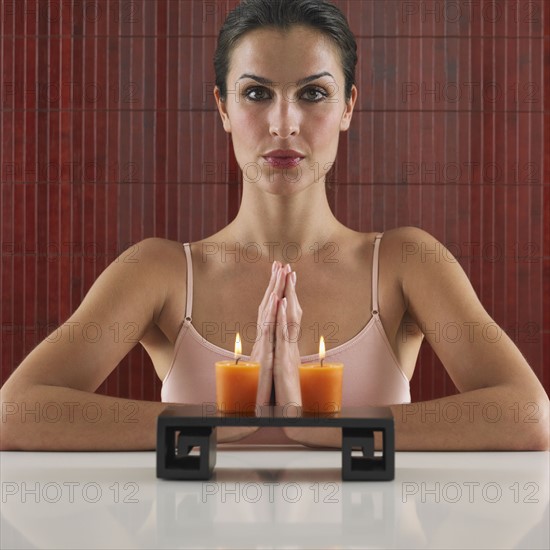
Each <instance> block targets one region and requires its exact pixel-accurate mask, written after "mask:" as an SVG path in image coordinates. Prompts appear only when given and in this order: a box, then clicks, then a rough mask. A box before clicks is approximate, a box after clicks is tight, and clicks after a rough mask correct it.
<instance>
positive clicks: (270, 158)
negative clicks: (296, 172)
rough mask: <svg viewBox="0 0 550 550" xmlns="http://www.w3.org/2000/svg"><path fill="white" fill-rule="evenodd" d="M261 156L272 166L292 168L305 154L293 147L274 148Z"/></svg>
mask: <svg viewBox="0 0 550 550" xmlns="http://www.w3.org/2000/svg"><path fill="white" fill-rule="evenodd" d="M263 157H264V159H265V160H266V161H267V163H268V164H269V165H270V166H272V167H273V168H293V167H294V166H298V164H300V162H301V161H302V160H303V159H304V158H305V155H303V154H302V153H300V151H295V150H294V149H276V150H274V151H269V152H268V153H266V154H265V155H264V156H263Z"/></svg>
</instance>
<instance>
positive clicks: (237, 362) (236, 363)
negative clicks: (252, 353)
mask: <svg viewBox="0 0 550 550" xmlns="http://www.w3.org/2000/svg"><path fill="white" fill-rule="evenodd" d="M239 359H240V357H237V361H236V362H235V365H238V364H239Z"/></svg>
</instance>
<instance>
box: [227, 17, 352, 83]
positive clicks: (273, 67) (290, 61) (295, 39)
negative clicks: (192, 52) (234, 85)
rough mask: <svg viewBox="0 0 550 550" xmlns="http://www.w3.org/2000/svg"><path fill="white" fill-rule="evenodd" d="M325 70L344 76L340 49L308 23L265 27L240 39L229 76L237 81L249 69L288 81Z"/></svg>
mask: <svg viewBox="0 0 550 550" xmlns="http://www.w3.org/2000/svg"><path fill="white" fill-rule="evenodd" d="M322 71H329V72H330V73H332V74H333V75H334V76H335V77H336V78H338V76H339V75H341V76H342V78H343V71H342V68H341V64H340V59H339V55H338V49H337V47H336V46H335V45H334V44H333V43H332V42H331V40H330V39H329V38H328V37H326V36H325V35H324V34H323V33H321V32H320V31H317V30H316V29H312V28H308V27H304V26H293V27H291V28H290V29H288V30H286V31H285V30H282V29H272V28H263V29H255V30H253V31H250V32H248V33H246V34H245V35H244V36H243V37H242V38H241V39H240V40H239V42H238V43H237V45H236V47H235V49H234V50H233V53H232V55H231V63H230V71H229V78H230V79H231V80H233V81H236V80H237V79H238V78H239V76H240V75H241V74H242V73H245V72H247V73H253V74H256V75H260V76H264V77H267V78H270V79H272V80H273V81H274V82H279V81H285V82H286V81H295V80H299V79H300V78H303V77H305V76H308V75H309V74H313V73H319V72H322Z"/></svg>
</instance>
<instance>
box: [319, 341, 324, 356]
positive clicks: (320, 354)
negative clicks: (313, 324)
mask: <svg viewBox="0 0 550 550" xmlns="http://www.w3.org/2000/svg"><path fill="white" fill-rule="evenodd" d="M324 358H325V339H324V338H323V337H322V336H321V341H320V342H319V359H321V361H322V360H323V359H324Z"/></svg>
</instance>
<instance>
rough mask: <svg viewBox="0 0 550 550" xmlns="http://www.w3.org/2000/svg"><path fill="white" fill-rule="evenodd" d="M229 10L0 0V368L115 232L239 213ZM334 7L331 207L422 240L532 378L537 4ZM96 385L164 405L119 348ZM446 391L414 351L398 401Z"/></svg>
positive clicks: (546, 290)
mask: <svg viewBox="0 0 550 550" xmlns="http://www.w3.org/2000/svg"><path fill="white" fill-rule="evenodd" d="M236 3H237V2H235V1H232V2H227V1H203V0H196V1H195V0H143V1H139V0H131V1H118V0H93V1H92V0H90V1H86V2H80V1H71V0H48V1H43V0H39V1H37V0H15V1H13V0H11V1H10V0H2V1H1V3H0V5H1V11H0V34H1V40H0V67H1V72H0V78H1V98H0V101H1V111H0V113H1V114H0V116H1V118H0V127H1V132H2V134H1V149H0V168H1V201H2V206H1V209H0V216H1V219H0V226H1V238H2V266H1V269H2V273H1V277H0V285H1V290H0V292H1V296H2V313H1V315H2V338H1V346H2V348H1V358H2V370H1V376H2V382H3V381H5V380H6V379H7V377H8V376H9V375H10V373H11V372H12V370H13V369H14V368H15V367H16V366H17V365H18V364H19V363H20V362H21V361H22V360H23V358H24V357H25V356H26V355H27V354H28V353H29V352H30V351H31V350H32V349H33V347H34V346H36V345H37V344H38V343H39V342H40V341H41V340H43V339H44V338H45V337H46V336H47V335H48V334H50V333H51V332H52V331H53V330H54V329H55V328H56V327H57V326H59V325H60V324H62V323H63V322H64V321H65V320H66V319H67V318H68V317H69V316H70V314H71V313H72V312H73V311H74V310H75V309H76V308H77V307H78V305H79V304H80V302H81V301H82V299H83V297H84V296H85V294H86V292H87V291H88V289H89V288H90V286H91V285H92V283H93V282H94V280H95V279H96V278H97V277H98V275H99V274H100V273H101V272H102V270H104V269H105V267H106V266H107V265H108V264H109V263H110V262H112V261H113V260H114V259H115V258H116V257H117V256H118V255H119V254H120V253H121V252H122V251H123V250H124V249H125V248H128V247H129V246H131V244H132V243H136V242H138V241H140V240H142V239H144V238H146V237H153V236H156V237H163V238H167V239H172V240H177V241H180V242H184V241H195V240H198V239H202V238H204V237H206V236H208V235H210V234H213V233H215V232H216V231H218V230H219V229H220V228H221V227H223V226H224V225H225V224H227V223H228V222H229V221H230V220H231V219H232V218H233V217H234V216H235V214H236V212H237V210H238V206H239V200H240V192H241V188H240V185H239V184H238V182H239V181H240V173H239V170H238V166H237V164H236V161H235V158H234V155H233V152H232V149H231V147H230V142H229V140H228V137H227V135H226V134H225V133H224V131H223V128H222V125H221V122H220V120H219V116H218V113H217V111H216V107H215V101H214V98H213V96H212V89H213V86H214V73H213V66H212V56H213V53H214V49H215V45H216V38H217V33H218V30H219V28H220V26H221V24H222V22H223V20H224V18H225V15H226V13H227V12H228V10H229V9H232V8H233V7H234V6H235V5H236ZM335 3H336V4H337V5H338V6H340V7H341V9H342V10H343V11H344V13H345V14H346V15H347V17H348V20H349V22H350V24H351V27H352V30H353V31H354V33H355V35H356V37H357V42H358V48H359V64H358V68H357V84H358V88H359V99H358V102H357V105H356V110H355V114H354V118H353V122H352V126H351V128H350V131H349V132H348V133H347V134H342V136H341V140H340V149H339V153H338V157H337V162H336V170H335V177H334V181H335V183H334V185H333V188H332V189H331V190H330V191H329V200H330V204H331V206H332V208H333V211H334V213H335V215H336V216H337V217H338V218H339V219H340V220H341V221H342V222H343V223H345V224H347V225H348V226H350V227H351V228H353V229H355V230H357V231H375V230H376V231H384V230H387V229H391V228H393V227H397V226H405V225H414V226H418V227H421V228H423V229H425V230H426V231H428V232H430V233H432V234H433V235H434V236H435V237H436V238H437V239H439V240H440V241H441V242H442V243H443V244H445V245H446V246H447V247H448V248H449V250H450V251H451V252H452V253H453V254H454V255H455V256H456V257H457V258H458V259H459V261H460V263H461V265H462V267H463V268H464V270H465V271H466V273H467V274H468V276H469V278H470V280H471V281H472V284H473V286H474V288H475V290H476V292H477V293H478V295H479V297H480V299H481V301H482V303H483V304H484V306H485V308H486V309H487V311H488V312H489V314H490V315H492V316H493V318H494V319H495V321H496V322H497V323H498V324H499V325H500V326H501V327H502V328H503V329H504V330H506V332H507V333H508V334H509V335H510V336H511V337H512V339H513V340H514V341H515V342H516V344H517V345H518V347H519V348H520V350H521V351H522V353H523V354H524V355H525V357H526V358H527V359H528V361H529V362H530V364H531V366H532V367H533V369H534V371H535V373H536V374H537V376H538V377H539V379H540V380H541V381H542V382H543V385H544V386H545V388H546V390H547V391H549V390H550V186H549V184H550V139H549V137H548V136H549V135H550V111H549V109H550V105H549V97H548V90H549V89H550V5H548V3H547V2H544V1H543V0H530V1H529V2H527V1H523V0H522V1H514V0H500V1H494V0H493V1H491V2H488V1H484V0H478V1H474V2H471V3H467V2H444V1H443V0H440V1H437V0H434V1H432V2H419V1H401V0H385V1H384V0H348V1H338V2H335ZM184 276H185V274H184V273H182V277H184ZM368 315H369V313H368V312H365V318H367V317H368ZM99 391H100V392H103V393H107V394H111V395H118V396H123V397H130V398H133V399H159V398H160V381H159V380H158V379H157V377H156V375H155V373H154V370H153V368H152V365H151V362H150V360H149V357H148V356H147V354H146V353H145V351H144V350H143V349H142V348H141V347H140V346H136V347H135V348H134V349H133V350H132V351H131V352H130V354H129V355H128V356H127V357H126V358H125V359H124V360H123V361H122V362H121V364H120V365H119V367H118V368H117V369H116V370H115V371H114V372H113V374H112V375H111V376H110V377H109V378H108V379H107V380H106V381H105V382H104V384H103V385H102V386H101V387H100V389H99ZM455 392H456V389H455V388H454V386H453V384H452V382H451V381H450V379H449V377H448V376H447V375H446V373H445V370H444V368H443V366H442V365H441V363H440V362H439V360H438V358H437V356H436V355H435V354H434V353H433V352H432V350H431V348H430V347H429V346H428V345H427V344H424V345H423V347H422V349H421V353H420V356H419V361H418V368H417V372H416V374H415V376H414V378H413V381H412V394H413V400H426V399H432V398H436V397H440V396H444V395H449V394H452V393H455Z"/></svg>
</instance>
